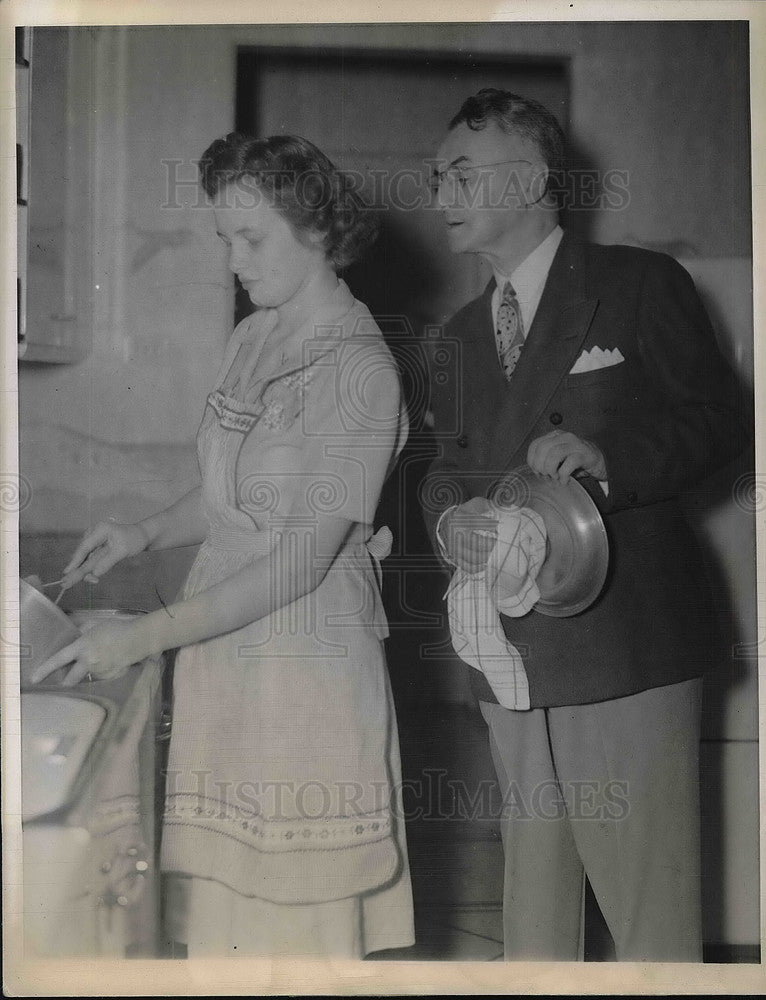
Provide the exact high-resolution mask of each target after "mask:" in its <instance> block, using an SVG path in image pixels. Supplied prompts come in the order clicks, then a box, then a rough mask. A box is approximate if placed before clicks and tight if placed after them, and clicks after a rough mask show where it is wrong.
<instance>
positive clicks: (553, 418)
mask: <svg viewBox="0 0 766 1000" xmlns="http://www.w3.org/2000/svg"><path fill="white" fill-rule="evenodd" d="M548 419H549V420H550V422H551V423H552V424H553V426H554V427H558V425H559V424H560V423H561V421H562V420H563V419H564V418H563V417H562V416H561V414H560V413H555V412H554V413H551V415H550V417H548Z"/></svg>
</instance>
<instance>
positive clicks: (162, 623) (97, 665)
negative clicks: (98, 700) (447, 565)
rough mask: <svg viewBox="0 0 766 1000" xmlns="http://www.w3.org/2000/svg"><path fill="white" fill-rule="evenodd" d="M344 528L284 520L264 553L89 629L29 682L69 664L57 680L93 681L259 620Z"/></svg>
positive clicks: (314, 567) (341, 521)
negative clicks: (162, 603) (197, 586)
mask: <svg viewBox="0 0 766 1000" xmlns="http://www.w3.org/2000/svg"><path fill="white" fill-rule="evenodd" d="M352 527H353V522H351V521H349V520H347V519H345V518H340V517H323V518H321V519H318V520H317V521H316V522H315V523H313V524H308V525H306V524H301V523H300V521H295V522H294V523H293V524H292V525H290V524H287V525H286V526H285V527H284V528H283V529H282V530H281V531H280V532H279V535H278V538H277V541H276V544H275V546H274V548H273V549H272V550H271V552H270V553H269V554H268V555H266V556H263V557H262V558H260V559H258V560H257V561H256V562H254V563H252V564H250V565H248V566H246V567H245V568H244V569H242V570H240V571H239V572H238V573H235V574H234V575H233V576H230V577H227V578H226V579H225V580H223V581H221V583H218V584H216V585H214V586H213V587H210V588H209V589H208V590H205V591H202V592H201V593H200V594H197V595H196V596H195V597H192V598H189V599H188V600H185V601H179V602H177V603H176V604H172V605H170V606H168V607H167V608H163V609H162V610H160V611H153V612H152V613H151V614H149V615H145V616H143V617H141V618H140V619H135V620H133V621H130V622H110V623H108V624H105V625H103V626H100V627H98V628H96V629H93V630H91V631H90V632H88V633H86V634H85V635H83V636H81V637H80V638H79V639H77V640H76V641H75V642H73V643H72V644H71V645H70V646H67V647H66V648H65V649H62V650H61V652H59V653H56V654H55V655H54V656H52V657H51V658H50V659H49V660H48V661H47V662H46V663H44V664H42V666H40V667H39V668H38V669H37V670H36V671H35V673H34V674H33V676H32V681H33V682H34V683H37V682H39V681H41V680H43V679H44V678H45V677H47V676H48V675H49V674H51V673H53V672H54V671H55V670H57V669H59V668H60V667H63V666H66V665H67V664H70V663H71V664H73V666H72V667H71V669H70V671H69V673H68V674H67V678H66V681H65V682H64V684H65V686H71V685H73V684H77V683H78V682H79V681H81V680H82V679H83V677H85V676H86V674H90V675H92V676H93V677H94V678H99V679H101V678H107V677H114V676H118V675H119V674H120V673H122V672H123V671H124V669H125V668H126V667H128V666H130V665H131V664H132V663H138V662H140V661H141V660H143V659H145V658H146V657H147V656H150V655H155V654H157V653H160V652H162V651H163V650H166V649H174V648H176V647H178V646H187V645H190V644H191V643H194V642H200V641H202V640H203V639H209V638H212V637H213V636H217V635H223V634H224V633H226V632H231V631H233V630H235V629H238V628H241V627H242V626H244V625H248V624H250V623H251V622H255V621H258V620H259V619H261V618H265V617H266V616H267V615H269V614H271V613H272V612H274V611H276V610H277V609H278V608H281V607H284V606H285V605H288V604H291V603H292V602H293V601H297V600H299V599H300V598H301V597H304V596H305V595H306V594H308V593H310V592H311V591H313V590H314V589H315V588H316V587H318V586H319V584H320V583H321V582H322V580H323V579H324V578H325V575H326V574H327V571H328V570H329V568H330V566H331V565H332V562H333V561H334V559H335V557H336V556H337V553H338V551H339V549H340V548H341V546H342V545H343V542H344V540H345V539H346V537H347V536H348V534H349V531H350V530H351V528H352Z"/></svg>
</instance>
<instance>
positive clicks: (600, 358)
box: [569, 347, 625, 375]
mask: <svg viewBox="0 0 766 1000" xmlns="http://www.w3.org/2000/svg"><path fill="white" fill-rule="evenodd" d="M624 360H625V358H624V356H623V353H622V351H621V350H620V348H619V347H613V348H607V349H606V350H603V349H602V348H601V347H592V348H591V349H590V350H589V351H583V352H582V354H581V355H580V357H579V358H578V359H577V361H575V363H574V365H573V366H572V368H571V369H570V370H569V374H570V375H581V374H583V373H584V372H595V371H598V370H599V369H600V368H612V367H613V366H614V365H620V364H622V362H623V361H624Z"/></svg>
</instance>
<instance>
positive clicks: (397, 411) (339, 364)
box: [293, 335, 407, 524]
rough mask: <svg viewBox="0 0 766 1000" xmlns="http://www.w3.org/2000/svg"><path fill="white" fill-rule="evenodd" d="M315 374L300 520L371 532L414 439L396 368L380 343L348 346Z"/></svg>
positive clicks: (316, 366) (333, 352)
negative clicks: (337, 521)
mask: <svg viewBox="0 0 766 1000" xmlns="http://www.w3.org/2000/svg"><path fill="white" fill-rule="evenodd" d="M309 370H310V371H311V379H310V382H309V383H308V384H307V386H306V391H305V404H304V408H303V413H302V418H303V419H302V428H301V430H302V435H303V455H302V461H301V465H302V470H303V473H304V474H305V482H306V488H305V489H304V490H301V491H300V495H299V496H296V497H295V502H294V505H293V513H299V512H300V511H301V509H303V510H304V511H305V512H306V513H308V514H309V515H329V516H335V517H343V518H346V519H348V520H350V521H357V522H361V523H364V524H371V523H372V521H373V518H374V517H375V510H376V508H377V505H378V500H379V498H380V493H381V489H382V487H383V483H384V481H385V479H386V476H387V474H388V472H389V471H390V468H391V466H392V464H393V460H394V459H395V458H396V455H397V454H398V453H399V451H400V450H401V448H402V447H403V445H404V440H405V438H406V433H407V423H406V413H405V411H404V406H403V401H402V394H401V386H400V382H399V375H398V372H397V369H396V365H395V364H394V361H393V359H392V357H391V355H390V353H389V351H388V349H387V348H386V346H385V344H384V343H383V342H382V341H381V339H380V337H379V335H378V336H377V337H374V338H373V337H370V338H365V337H359V338H348V339H346V340H340V341H339V342H338V345H337V347H335V348H332V349H330V350H329V351H327V352H325V353H323V354H322V355H321V356H320V357H319V358H318V359H317V360H316V361H315V362H314V363H313V364H312V365H311V366H310V369H309Z"/></svg>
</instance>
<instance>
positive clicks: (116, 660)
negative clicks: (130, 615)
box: [29, 619, 152, 687]
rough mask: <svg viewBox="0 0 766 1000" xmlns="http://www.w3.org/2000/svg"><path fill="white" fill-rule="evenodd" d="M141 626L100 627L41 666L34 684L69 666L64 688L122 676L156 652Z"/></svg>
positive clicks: (111, 624)
mask: <svg viewBox="0 0 766 1000" xmlns="http://www.w3.org/2000/svg"><path fill="white" fill-rule="evenodd" d="M141 625H142V622H141V619H138V620H137V621H129V622H125V621H115V622H106V623H104V624H103V625H96V626H95V627H94V628H92V629H90V631H88V632H86V633H85V634H84V635H81V636H80V638H79V639H75V641H74V642H73V643H70V645H69V646H65V647H64V648H63V649H62V650H59V652H58V653H54V654H53V656H51V657H50V658H49V659H47V660H46V661H45V663H41V664H40V666H39V667H37V669H36V670H34V671H33V672H32V674H31V675H30V678H29V679H30V681H31V682H32V683H33V684H39V683H40V681H42V680H45V678H46V677H47V676H48V675H49V674H52V673H53V672H54V671H55V670H59V669H60V668H61V667H65V666H67V665H68V664H71V665H72V666H71V669H70V670H69V673H68V674H67V675H66V678H65V679H64V680H63V681H62V684H61V686H62V687H73V686H74V685H75V684H79V683H80V681H81V680H83V678H84V677H86V676H88V675H90V677H91V678H92V679H93V680H97V681H101V680H112V679H113V678H115V677H121V676H122V675H123V674H124V673H125V671H126V670H127V669H128V667H130V666H131V665H132V664H133V663H139V662H140V661H141V660H143V659H145V658H146V657H147V656H148V655H149V654H150V653H151V652H152V650H150V649H148V648H147V644H146V641H145V638H144V630H143V629H142V628H141Z"/></svg>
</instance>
